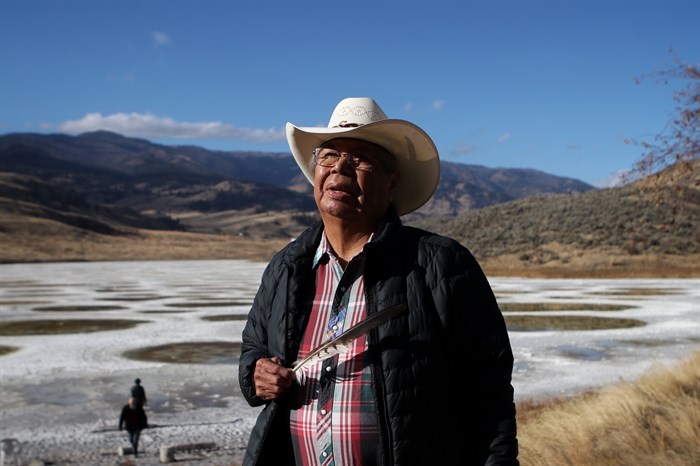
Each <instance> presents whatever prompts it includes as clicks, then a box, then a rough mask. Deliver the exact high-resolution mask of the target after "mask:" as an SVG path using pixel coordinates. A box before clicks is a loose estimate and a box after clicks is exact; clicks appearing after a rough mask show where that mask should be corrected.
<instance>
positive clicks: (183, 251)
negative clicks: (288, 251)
mask: <svg viewBox="0 0 700 466" xmlns="http://www.w3.org/2000/svg"><path fill="white" fill-rule="evenodd" d="M0 225H2V227H3V228H2V230H0V245H2V246H0V262H5V263H8V262H55V261H103V260H105V261H109V260H194V259H248V260H255V261H267V260H269V259H270V258H271V257H272V255H273V254H274V253H275V252H276V251H277V250H279V249H280V248H281V247H282V246H283V245H284V244H286V242H287V241H286V240H281V239H251V238H246V237H241V236H233V235H225V234H207V233H190V232H177V231H155V230H139V229H128V230H127V229H124V228H122V229H121V232H122V234H120V235H102V234H97V233H93V232H86V231H85V230H81V229H78V228H74V227H71V226H68V225H65V224H62V223H59V222H54V221H51V220H46V219H38V218H31V222H27V218H24V219H22V221H21V222H17V223H12V222H11V221H8V220H7V217H5V216H0Z"/></svg>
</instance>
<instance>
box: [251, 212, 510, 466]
mask: <svg viewBox="0 0 700 466" xmlns="http://www.w3.org/2000/svg"><path fill="white" fill-rule="evenodd" d="M322 229H323V226H322V225H321V224H320V223H318V224H316V225H314V226H313V227H311V228H309V229H308V230H306V231H305V232H304V233H302V234H301V235H300V236H299V238H297V239H296V240H295V241H293V242H292V243H290V244H289V245H287V246H286V247H285V248H284V249H283V250H282V251H280V252H279V253H277V254H276V255H275V256H274V257H273V258H272V260H271V261H270V263H269V264H268V266H267V268H266V269H265V272H264V274H263V277H262V282H261V285H260V288H259V290H258V293H257V295H256V297H255V301H254V303H253V306H252V308H251V310H250V314H249V316H248V321H247V323H246V326H245V328H244V330H243V344H242V349H241V358H240V365H239V383H240V386H241V390H242V392H243V395H244V396H245V398H246V400H247V401H248V403H249V404H250V405H251V406H261V405H263V404H265V403H266V402H265V401H264V400H262V399H261V398H259V397H257V396H256V395H255V387H254V384H253V371H254V369H255V361H256V360H257V359H258V358H260V357H271V356H278V357H280V358H281V359H282V360H283V362H284V363H285V364H286V365H287V366H291V364H292V363H293V362H294V361H295V360H296V356H297V353H298V349H299V344H300V341H301V338H302V336H303V332H304V328H305V325H306V323H307V321H308V312H309V310H310V308H311V302H312V300H313V296H314V286H315V275H314V271H313V270H312V266H311V264H312V258H313V255H314V252H315V251H316V248H317V246H318V244H319V241H320V238H321V233H322ZM364 254H366V258H365V260H366V268H365V276H364V280H365V289H366V300H367V312H368V314H372V313H374V312H377V311H378V310H381V309H384V308H386V307H389V306H392V305H394V304H399V303H401V304H404V305H406V306H407V308H408V312H406V313H404V314H402V315H400V316H398V317H396V318H394V319H392V320H390V321H389V322H387V323H385V324H382V325H380V326H379V327H378V328H377V329H375V330H372V331H371V332H370V333H369V334H368V336H367V339H368V343H369V349H368V351H370V354H371V357H373V358H374V362H373V365H372V368H373V371H372V373H373V377H374V393H375V395H376V404H377V410H378V418H379V424H380V429H381V448H382V457H383V458H384V461H383V464H384V465H397V466H398V465H401V466H405V465H456V464H463V465H472V464H474V465H476V464H479V465H483V464H488V465H496V464H499V465H517V464H518V460H517V452H518V447H517V439H516V422H515V405H514V402H513V388H512V386H511V373H512V369H513V354H512V351H511V347H510V341H509V338H508V334H507V332H506V327H505V323H504V320H503V316H502V314H501V312H500V310H499V308H498V305H497V303H496V299H495V297H494V295H493V292H492V290H491V287H490V285H489V283H488V281H487V279H486V277H485V276H484V274H483V272H482V270H481V267H480V266H479V264H478V263H477V261H476V260H475V259H474V257H473V256H472V255H471V253H470V252H469V251H468V250H467V249H466V248H464V247H463V246H462V245H460V244H459V243H457V242H456V241H454V240H452V239H449V238H446V237H443V236H439V235H435V234H433V233H429V232H426V231H424V230H419V229H416V228H412V227H407V226H404V225H402V224H401V221H400V220H399V218H398V217H396V216H395V215H389V216H388V217H387V219H385V221H384V222H383V224H382V226H381V228H380V230H379V234H378V235H377V236H376V237H375V239H374V240H373V241H372V242H370V243H367V244H366V245H365V247H364ZM292 396H294V394H293V393H288V396H287V397H282V398H280V399H279V400H276V401H273V402H269V403H268V404H267V405H266V406H265V407H264V409H263V410H262V411H261V412H260V415H259V417H258V419H257V422H256V425H255V427H254V428H253V430H252V432H251V434H250V439H249V443H248V449H247V451H246V456H245V460H244V464H245V465H271V466H282V465H292V464H294V458H293V453H292V447H291V438H290V434H289V403H288V400H289V397H292Z"/></svg>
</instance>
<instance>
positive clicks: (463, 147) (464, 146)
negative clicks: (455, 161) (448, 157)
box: [450, 143, 476, 155]
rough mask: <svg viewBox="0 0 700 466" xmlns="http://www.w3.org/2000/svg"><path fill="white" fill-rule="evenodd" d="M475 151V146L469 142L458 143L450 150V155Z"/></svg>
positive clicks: (467, 153)
mask: <svg viewBox="0 0 700 466" xmlns="http://www.w3.org/2000/svg"><path fill="white" fill-rule="evenodd" d="M475 151H476V146H475V145H474V144H469V143H460V144H459V145H457V146H455V147H453V148H452V150H451V151H450V152H451V153H452V155H469V154H472V153H474V152H475Z"/></svg>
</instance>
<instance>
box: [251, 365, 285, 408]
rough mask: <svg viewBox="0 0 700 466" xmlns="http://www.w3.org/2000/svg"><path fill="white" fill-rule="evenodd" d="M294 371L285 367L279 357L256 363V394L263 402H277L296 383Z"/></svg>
mask: <svg viewBox="0 0 700 466" xmlns="http://www.w3.org/2000/svg"><path fill="white" fill-rule="evenodd" d="M294 380H295V376H294V371H292V370H291V369H288V368H286V367H284V366H283V365H282V364H281V360H280V358H278V357H276V356H275V357H274V358H260V359H258V360H257V361H256V362H255V374H254V375H253V382H254V383H255V394H256V395H257V396H259V397H260V398H262V399H263V400H276V399H277V398H279V397H280V396H281V395H282V393H284V392H285V390H287V389H288V388H289V387H290V386H291V385H292V383H294Z"/></svg>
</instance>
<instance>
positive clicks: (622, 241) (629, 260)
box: [0, 132, 700, 276]
mask: <svg viewBox="0 0 700 466" xmlns="http://www.w3.org/2000/svg"><path fill="white" fill-rule="evenodd" d="M47 138H48V139H47ZM81 138H82V139H81ZM86 140H87V142H86ZM95 140H97V141H99V142H100V144H97V145H96V143H95ZM28 141H29V142H28ZM31 141H34V142H31ZM37 141H39V142H41V143H42V144H38V142H37ZM76 144H77V145H78V146H79V147H78V148H77V149H76V148H75V147H74V146H75V145H76ZM124 150H126V151H128V153H129V154H130V156H129V157H126V156H125V155H124V154H123V153H122V152H120V151H124ZM91 151H95V152H91ZM163 151H165V152H167V155H164V154H163ZM183 151H184V152H183ZM77 153H81V154H82V155H81V156H77V155H76V154H77ZM105 153H108V154H111V156H109V157H108V156H105V155H104V154H105ZM90 154H92V155H90ZM119 154H121V155H119ZM177 154H180V155H177ZM183 154H189V155H187V157H185V156H184V155H183ZM196 154H200V156H197V155H196ZM202 154H203V155H202ZM91 157H92V158H91ZM115 157H116V159H118V160H119V162H118V163H117V162H114V158H115ZM183 157H184V158H183ZM188 157H189V159H188V160H185V159H187V158H188ZM139 161H140V162H139ZM245 161H247V162H249V164H248V163H244V162H245ZM137 162H138V163H137ZM234 162H235V163H234ZM290 162H291V164H290ZM285 164H286V165H285ZM695 165H696V166H695V170H694V176H695V178H694V179H693V180H692V182H690V183H685V184H683V185H682V186H679V185H678V184H674V183H660V182H657V183H654V184H649V183H641V182H638V183H636V184H632V185H629V186H626V187H623V188H614V189H603V190H597V189H586V188H587V185H585V184H582V183H581V182H577V181H576V180H570V179H565V178H558V177H554V176H552V175H547V174H543V173H541V172H537V171H534V170H527V169H487V168H485V167H477V166H470V165H460V164H451V163H447V162H446V163H443V173H442V179H441V182H440V186H439V187H438V192H437V193H436V195H435V197H434V199H432V200H431V201H430V203H429V204H428V205H427V206H425V207H424V208H423V209H421V211H420V212H418V213H416V214H412V215H409V216H406V217H404V219H403V220H404V222H405V223H407V224H412V225H416V226H419V227H423V228H426V229H428V230H431V231H435V232H437V233H441V234H446V235H448V236H452V237H454V238H455V239H457V240H458V241H460V242H462V243H463V244H464V245H465V246H467V247H468V248H469V249H470V250H471V251H472V252H473V253H474V254H475V256H476V257H477V258H478V259H479V261H480V262H481V263H482V265H483V266H484V268H485V269H486V270H487V272H489V273H492V274H499V275H509V274H518V275H531V276H532V275H547V276H700V271H699V270H698V267H697V266H696V265H695V264H697V263H699V262H698V260H697V259H698V258H700V193H699V191H698V187H699V186H700V183H698V176H697V174H698V171H700V170H698V167H697V160H696V164H695ZM234 166H236V167H238V168H236V169H235V170H238V172H237V173H246V175H245V176H246V177H247V179H237V178H231V177H230V176H231V175H232V174H234V173H235V172H236V171H235V170H234V168H232V167H234ZM285 166H286V168H284V167H285ZM139 167H140V168H139ZM183 167H184V168H183ZM211 167H216V170H217V171H216V172H211V170H212V168H211ZM226 167H228V168H226ZM256 167H257V168H256ZM265 167H267V168H271V167H275V168H274V169H273V170H272V172H273V173H277V175H274V176H272V177H271V178H273V179H277V180H278V181H280V180H283V179H286V180H287V185H286V186H282V185H275V184H262V183H259V182H256V181H252V179H253V178H256V179H264V176H263V174H261V173H260V170H265V169H266V168H265ZM0 171H2V173H1V174H0V242H1V243H0V244H2V247H0V262H25V261H59V260H133V259H154V260H155V259H200V258H206V259H215V258H220V259H224V258H247V259H254V260H263V261H264V260H268V259H269V257H271V255H272V254H273V253H274V251H276V250H277V249H279V248H280V247H281V246H282V245H284V244H285V243H286V242H288V241H289V240H290V239H291V238H293V237H295V236H296V235H297V234H299V232H301V231H302V230H303V229H304V228H306V226H308V225H309V224H310V223H311V222H312V221H313V220H314V219H315V218H316V214H315V209H314V207H313V200H312V199H311V196H310V195H309V193H308V183H307V182H306V181H305V180H302V182H301V184H299V183H298V182H297V181H294V177H295V176H298V168H296V165H295V164H294V161H293V159H291V156H289V155H288V154H286V155H283V154H252V153H245V154H240V153H211V151H206V150H204V149H200V148H194V147H185V148H172V147H166V146H158V145H154V144H151V143H149V142H148V141H143V140H134V139H131V138H123V137H122V136H119V135H114V134H112V133H102V132H101V133H91V134H89V135H83V136H78V137H68V136H62V135H54V136H37V135H14V136H13V137H9V136H3V137H0ZM283 172H284V173H288V174H287V175H282V173H283ZM240 176H243V175H240ZM664 179H666V178H664ZM646 186H653V187H654V189H653V190H649V189H647V188H645V187H646ZM545 193H547V194H545Z"/></svg>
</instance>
